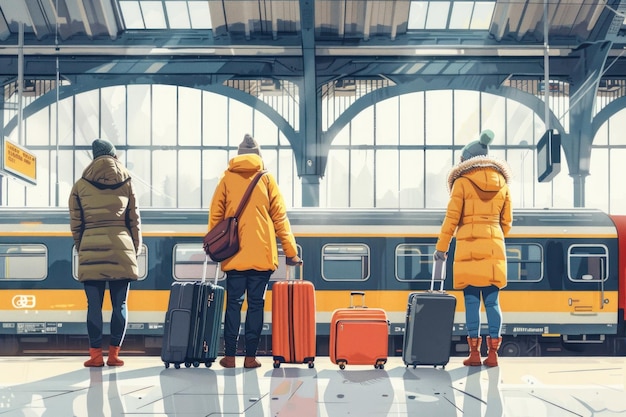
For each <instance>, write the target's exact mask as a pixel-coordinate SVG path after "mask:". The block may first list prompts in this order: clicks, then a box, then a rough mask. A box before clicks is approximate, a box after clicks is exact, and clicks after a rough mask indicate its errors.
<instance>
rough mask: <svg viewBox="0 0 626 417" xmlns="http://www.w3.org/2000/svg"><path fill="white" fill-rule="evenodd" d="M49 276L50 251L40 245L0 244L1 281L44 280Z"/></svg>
mask: <svg viewBox="0 0 626 417" xmlns="http://www.w3.org/2000/svg"><path fill="white" fill-rule="evenodd" d="M47 276H48V250H47V248H46V246H44V245H40V244H0V279H3V280H15V281H21V280H37V281H39V280H43V279H46V277H47Z"/></svg>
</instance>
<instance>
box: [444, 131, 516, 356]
mask: <svg viewBox="0 0 626 417" xmlns="http://www.w3.org/2000/svg"><path fill="white" fill-rule="evenodd" d="M493 137H494V134H493V132H492V131H491V130H485V131H483V132H482V133H481V135H480V139H479V140H476V141H473V142H471V143H469V144H468V145H466V146H465V147H464V148H463V150H462V154H461V162H460V163H459V164H457V165H456V166H454V167H453V168H452V170H451V171H450V173H449V175H448V189H449V190H450V201H449V202H448V208H447V211H446V217H445V219H444V221H443V224H442V226H441V231H440V234H439V239H438V240H437V245H436V252H435V255H434V257H435V260H438V259H445V258H446V256H447V252H448V249H449V247H450V241H451V240H452V237H453V236H455V235H456V248H455V252H454V265H453V268H454V288H455V289H460V290H463V295H464V298H465V315H466V327H467V332H468V337H467V341H468V344H469V347H470V356H469V358H467V359H466V360H465V361H463V364H464V365H466V366H480V365H481V358H480V345H481V341H482V338H481V336H480V334H479V332H480V299H481V295H482V299H483V303H484V305H485V310H486V313H487V321H488V324H489V335H488V336H487V344H488V355H487V359H486V360H485V361H484V362H483V364H484V365H486V366H497V365H498V355H497V351H498V349H499V347H500V344H501V343H502V337H501V334H500V331H501V327H502V312H501V310H500V302H499V299H498V295H499V291H500V289H502V288H504V287H505V286H506V284H507V281H506V279H507V278H506V267H507V265H506V248H505V243H504V238H505V236H506V235H507V234H508V233H509V230H511V225H512V222H513V211H512V206H511V194H510V192H509V187H508V184H507V183H508V182H509V180H510V169H509V166H508V164H507V163H506V162H505V161H501V160H498V159H495V158H492V157H490V156H488V151H489V144H490V143H491V141H492V140H493Z"/></svg>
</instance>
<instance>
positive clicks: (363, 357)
mask: <svg viewBox="0 0 626 417" xmlns="http://www.w3.org/2000/svg"><path fill="white" fill-rule="evenodd" d="M355 295H360V296H362V297H363V298H362V299H363V303H362V304H361V305H360V306H355V304H354V302H353V298H354V296H355ZM388 346H389V321H388V320H387V313H386V312H385V310H383V309H381V308H368V307H365V293H364V292H358V291H353V292H351V293H350V307H348V308H339V309H337V310H335V311H333V314H332V316H331V320H330V341H329V349H328V350H329V353H330V360H331V361H332V362H333V363H336V364H338V365H339V368H340V369H345V367H346V364H350V365H374V368H377V369H383V368H384V367H385V366H384V365H385V363H386V362H387V355H388V351H389V347H388Z"/></svg>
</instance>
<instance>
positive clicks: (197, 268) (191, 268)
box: [173, 243, 226, 281]
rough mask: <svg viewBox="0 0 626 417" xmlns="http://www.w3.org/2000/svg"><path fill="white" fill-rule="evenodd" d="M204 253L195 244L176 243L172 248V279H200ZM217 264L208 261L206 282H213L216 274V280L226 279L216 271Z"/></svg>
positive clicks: (224, 275)
mask: <svg viewBox="0 0 626 417" xmlns="http://www.w3.org/2000/svg"><path fill="white" fill-rule="evenodd" d="M205 259H206V253H204V249H202V245H198V244H197V243H178V244H176V245H175V246H174V262H173V266H174V271H173V274H174V279H175V280H177V281H198V280H200V279H202V272H203V268H204V260H205ZM216 268H217V262H213V261H212V260H210V259H209V262H208V265H207V271H206V277H207V280H215V274H216V273H218V274H219V275H218V280H222V279H224V278H226V274H224V272H223V271H216Z"/></svg>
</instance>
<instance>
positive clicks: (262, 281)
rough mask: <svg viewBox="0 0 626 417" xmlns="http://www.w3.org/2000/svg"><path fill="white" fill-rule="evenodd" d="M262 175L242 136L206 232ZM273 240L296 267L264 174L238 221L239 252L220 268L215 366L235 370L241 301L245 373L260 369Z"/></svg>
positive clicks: (285, 222)
mask: <svg viewBox="0 0 626 417" xmlns="http://www.w3.org/2000/svg"><path fill="white" fill-rule="evenodd" d="M263 169H264V167H263V160H262V159H261V152H260V149H259V145H258V144H257V142H256V141H255V140H254V138H253V137H252V136H250V135H245V137H244V140H243V142H241V144H240V145H239V149H238V155H237V156H235V157H234V158H232V159H231V160H230V161H229V163H228V169H227V170H226V171H225V172H224V175H223V177H222V178H221V180H220V182H219V184H218V185H217V187H216V189H215V193H214V194H213V199H212V201H211V211H210V212H209V230H211V229H212V228H213V227H215V225H216V224H218V223H219V222H220V221H222V220H223V219H225V218H226V217H230V216H233V215H234V214H235V211H236V210H237V207H238V206H239V203H240V201H241V199H242V197H243V195H244V194H245V192H246V189H247V188H248V185H250V182H251V181H252V180H253V179H254V177H255V176H256V174H257V173H258V172H260V171H262V170H263ZM276 238H278V239H279V240H280V242H281V245H282V247H283V252H284V253H285V256H286V257H287V264H288V265H296V264H299V263H301V262H302V261H301V260H300V258H299V257H298V249H297V247H296V240H295V238H294V236H293V233H292V232H291V225H290V223H289V219H288V218H287V209H286V207H285V202H284V200H283V197H282V194H281V192H280V189H279V188H278V184H277V183H276V180H275V179H274V177H273V176H272V174H270V173H266V174H264V175H263V176H262V177H261V178H260V180H259V182H258V183H257V184H256V186H255V188H254V190H253V192H252V194H251V195H250V199H249V200H248V204H247V205H246V206H245V207H244V209H243V211H242V213H241V215H240V216H239V252H237V253H236V254H235V255H233V256H232V257H231V258H228V259H227V260H225V261H223V262H222V265H221V268H222V270H223V271H224V272H226V315H225V318H224V344H225V355H224V357H223V358H222V359H221V360H220V362H219V363H220V365H222V366H223V367H224V368H234V367H235V354H236V351H237V340H238V338H239V325H240V323H241V306H242V303H243V300H244V297H246V298H247V302H248V311H247V313H246V323H245V341H246V343H245V349H246V351H245V353H246V357H245V360H244V367H245V368H256V367H259V366H261V363H260V362H259V361H258V360H257V359H256V351H257V347H258V345H259V340H260V337H261V330H262V328H263V309H264V307H265V290H266V289H267V284H268V283H269V278H270V275H271V274H272V272H273V271H275V270H276V268H278V248H277V245H276Z"/></svg>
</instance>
